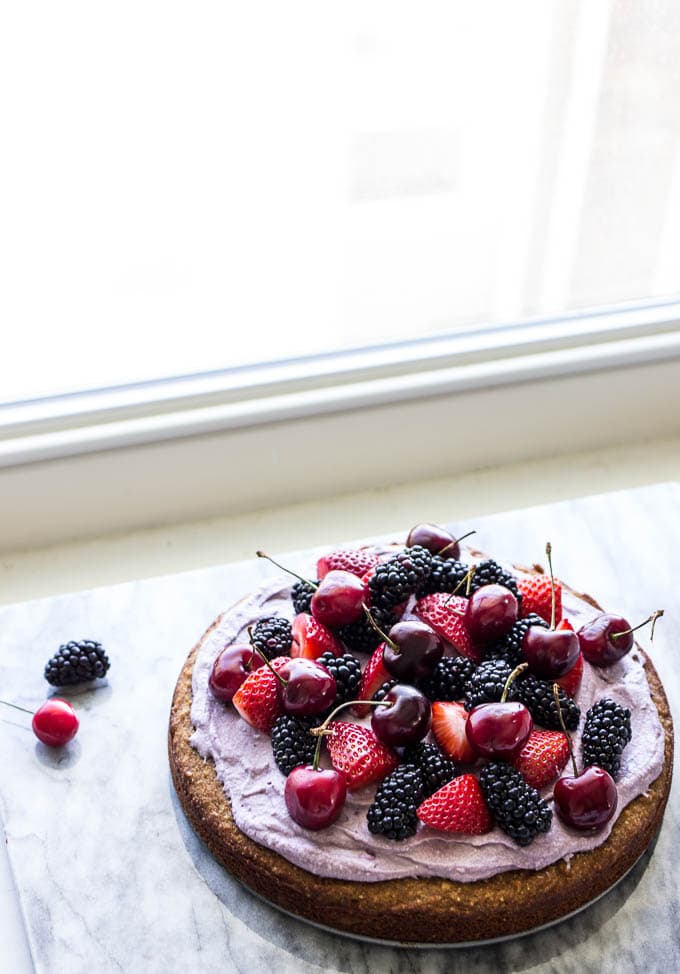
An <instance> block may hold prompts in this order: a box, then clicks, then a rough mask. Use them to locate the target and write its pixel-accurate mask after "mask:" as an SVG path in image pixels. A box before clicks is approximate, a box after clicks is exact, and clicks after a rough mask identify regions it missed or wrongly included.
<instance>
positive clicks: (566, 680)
mask: <svg viewBox="0 0 680 974" xmlns="http://www.w3.org/2000/svg"><path fill="white" fill-rule="evenodd" d="M560 625H561V623H560ZM557 628H558V629H559V628H560V626H558V627H557ZM583 667H584V660H583V653H579V654H578V656H577V657H576V662H575V663H574V665H573V666H572V668H571V669H570V670H568V671H567V672H566V673H565V674H564V676H561V677H559V679H557V680H555V683H559V685H560V686H561V687H562V689H563V690H564V692H565V693H566V694H567V696H568V697H575V696H576V694H577V693H578V688H579V687H580V686H581V680H582V679H583Z"/></svg>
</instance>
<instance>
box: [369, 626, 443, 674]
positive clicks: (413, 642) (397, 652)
mask: <svg viewBox="0 0 680 974" xmlns="http://www.w3.org/2000/svg"><path fill="white" fill-rule="evenodd" d="M388 636H389V642H386V643H385V644H384V649H383V664H384V666H385V669H386V670H387V672H388V673H390V675H391V676H393V677H395V679H397V680H404V681H406V682H411V681H415V680H420V679H422V678H423V677H426V676H429V675H430V673H432V670H433V669H434V668H435V666H436V665H437V663H438V662H439V660H440V659H441V658H442V655H443V653H444V643H443V642H442V640H441V639H440V638H439V636H438V635H437V633H436V632H435V631H434V629H430V627H429V626H427V625H425V623H424V622H420V621H419V620H417V619H410V620H408V621H407V622H398V623H397V624H396V625H395V626H392V628H391V629H390V631H389V633H388ZM391 643H393V644H394V645H390V644H391Z"/></svg>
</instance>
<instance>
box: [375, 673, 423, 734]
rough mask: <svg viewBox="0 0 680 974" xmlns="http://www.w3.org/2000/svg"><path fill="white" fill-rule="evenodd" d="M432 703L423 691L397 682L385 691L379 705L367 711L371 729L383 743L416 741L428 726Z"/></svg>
mask: <svg viewBox="0 0 680 974" xmlns="http://www.w3.org/2000/svg"><path fill="white" fill-rule="evenodd" d="M431 723H432V705H431V703H430V701H429V700H428V699H427V697H426V696H425V694H423V693H421V692H420V690H416V688H415V687H412V686H409V685H408V684H407V683H398V684H397V685H396V686H394V687H392V689H391V690H390V691H389V693H387V694H386V695H385V697H384V698H383V701H382V706H380V705H379V706H377V707H375V708H374V710H373V714H372V715H371V727H372V728H373V733H374V734H375V736H376V737H377V738H378V740H379V741H381V742H382V743H383V744H388V745H390V746H391V747H405V746H406V745H407V744H417V743H418V742H419V741H422V739H423V738H424V737H425V735H426V734H427V733H428V731H429V730H430V725H431Z"/></svg>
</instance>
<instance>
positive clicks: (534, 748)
mask: <svg viewBox="0 0 680 974" xmlns="http://www.w3.org/2000/svg"><path fill="white" fill-rule="evenodd" d="M568 760H569V742H568V741H567V738H566V735H565V734H563V733H562V731H554V730H532V732H531V734H530V736H529V740H528V741H527V742H526V744H525V745H524V747H523V748H522V750H521V751H520V752H519V754H518V755H517V757H516V758H515V760H514V761H513V762H512V763H513V765H514V766H515V767H516V768H517V770H518V771H519V772H521V774H522V776H523V778H524V780H525V781H526V783H527V784H529V785H531V787H532V788H539V789H540V788H545V786H546V785H549V784H550V782H551V781H554V780H555V778H556V777H557V776H558V775H559V773H560V771H561V770H562V768H563V767H564V766H565V764H566V763H567V761H568Z"/></svg>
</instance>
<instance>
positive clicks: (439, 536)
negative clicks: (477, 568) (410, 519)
mask: <svg viewBox="0 0 680 974" xmlns="http://www.w3.org/2000/svg"><path fill="white" fill-rule="evenodd" d="M414 545H419V546H420V547H421V548H427V550H428V551H431V552H432V554H433V555H441V557H442V558H459V557H460V547H459V545H458V542H457V541H456V539H455V538H454V537H453V535H452V534H451V532H450V531H447V529H446V528H443V527H442V526H441V524H416V526H415V527H414V528H411V530H410V531H409V533H408V538H407V539H406V547H407V548H412V547H413V546H414Z"/></svg>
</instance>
